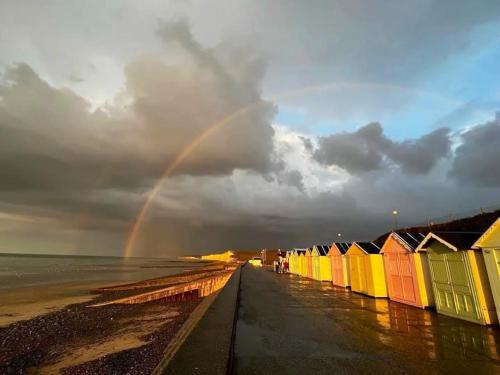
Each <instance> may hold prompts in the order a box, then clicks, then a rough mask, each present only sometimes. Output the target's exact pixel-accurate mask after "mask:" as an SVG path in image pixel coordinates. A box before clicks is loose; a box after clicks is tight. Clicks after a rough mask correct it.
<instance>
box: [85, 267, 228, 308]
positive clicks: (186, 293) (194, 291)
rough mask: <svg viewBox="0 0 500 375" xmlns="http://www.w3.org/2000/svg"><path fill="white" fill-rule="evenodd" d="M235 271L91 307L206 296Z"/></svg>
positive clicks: (218, 287)
mask: <svg viewBox="0 0 500 375" xmlns="http://www.w3.org/2000/svg"><path fill="white" fill-rule="evenodd" d="M233 272H234V270H228V271H224V272H219V273H217V274H215V275H214V274H212V275H211V276H206V277H202V278H198V279H195V280H191V281H189V282H186V283H181V284H176V285H172V286H169V287H166V288H161V289H157V290H153V291H149V292H145V293H140V294H136V295H133V296H128V297H124V298H119V299H115V300H111V301H106V302H101V303H97V304H94V305H90V306H89V307H99V306H107V305H114V304H126V305H132V304H137V303H144V302H149V301H156V300H159V299H170V298H183V297H193V296H195V297H206V296H208V295H210V294H212V293H214V292H216V291H217V290H219V289H221V288H222V287H224V285H225V284H226V282H227V281H228V280H229V278H230V277H231V275H232V274H233Z"/></svg>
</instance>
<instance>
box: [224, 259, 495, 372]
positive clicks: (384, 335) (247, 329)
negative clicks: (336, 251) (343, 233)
mask: <svg viewBox="0 0 500 375" xmlns="http://www.w3.org/2000/svg"><path fill="white" fill-rule="evenodd" d="M240 298H241V301H240V309H239V318H238V321H237V325H236V337H235V347H234V352H235V353H234V355H235V358H234V366H233V372H234V373H236V374H352V373H361V374H372V373H373V374H379V375H381V374H404V373H408V374H425V375H430V374H474V375H478V374H499V373H500V329H499V328H491V327H482V326H478V325H475V324H472V323H468V322H464V321H461V320H457V319H453V318H448V317H445V316H442V315H438V314H436V313H435V312H429V311H424V310H420V309H417V308H413V307H410V306H405V305H403V304H399V303H396V302H389V301H388V300H385V299H373V298H369V297H364V296H362V295H359V294H355V293H352V292H350V291H348V290H345V289H343V288H337V287H334V286H331V285H328V284H326V283H324V284H321V283H319V282H315V281H308V280H304V279H301V278H299V277H298V276H294V275H277V274H275V273H273V272H272V271H270V270H269V269H256V268H252V267H251V266H249V265H247V266H245V267H244V268H243V270H242V278H241V295H240Z"/></svg>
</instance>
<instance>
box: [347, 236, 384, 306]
mask: <svg viewBox="0 0 500 375" xmlns="http://www.w3.org/2000/svg"><path fill="white" fill-rule="evenodd" d="M379 252H380V248H379V247H378V246H377V245H375V244H374V243H373V242H354V243H353V244H352V245H351V247H350V248H349V250H347V253H346V255H347V256H348V257H349V270H350V275H351V289H352V291H353V292H358V293H363V294H366V295H368V296H372V297H387V285H386V283H385V272H384V261H383V259H382V255H381V254H379Z"/></svg>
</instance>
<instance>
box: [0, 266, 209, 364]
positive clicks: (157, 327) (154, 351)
mask: <svg viewBox="0 0 500 375" xmlns="http://www.w3.org/2000/svg"><path fill="white" fill-rule="evenodd" d="M213 266H214V263H207V264H206V265H205V267H203V266H201V267H199V268H198V267H197V269H196V270H191V271H188V272H182V273H178V274H175V275H168V276H165V277H159V278H155V279H148V280H142V281H138V282H135V283H128V284H122V285H113V286H110V285H108V286H106V287H101V288H98V289H92V290H89V291H88V296H87V299H85V301H77V303H72V304H69V305H66V306H64V307H61V308H59V309H57V310H55V311H49V312H45V313H43V314H42V315H37V316H34V317H31V318H30V319H27V320H18V321H16V322H12V323H11V324H9V325H6V326H2V327H0V343H1V345H2V353H0V373H19V372H23V371H31V370H33V369H34V368H36V370H37V372H39V373H54V372H58V371H60V372H61V373H68V374H70V373H71V374H80V373H81V374H88V373H97V372H98V373H104V374H106V373H117V372H118V373H119V372H122V371H125V370H126V371H127V373H131V374H136V373H137V374H143V373H149V372H151V371H152V370H153V369H154V367H156V365H157V364H158V363H159V362H160V360H161V359H162V355H163V351H164V350H165V348H166V347H167V345H168V344H169V342H170V340H171V339H172V338H173V337H174V336H175V334H176V333H177V331H178V330H179V328H180V327H181V326H182V325H183V323H184V322H185V321H186V320H187V319H188V318H189V316H190V315H191V313H192V311H193V310H194V309H195V308H196V306H198V304H199V303H201V301H202V300H203V297H200V298H187V300H184V301H171V300H169V301H168V302H166V301H165V300H156V301H151V302H145V303H140V304H134V305H123V304H116V305H107V306H102V307H92V308H91V307H88V306H89V305H90V304H94V303H98V302H102V301H109V300H111V299H116V298H118V297H122V296H127V295H130V294H134V293H138V292H141V291H143V290H154V289H155V288H159V287H162V286H164V285H169V284H173V285H175V284H176V283H179V282H180V281H182V280H184V279H186V276H189V275H191V276H190V277H196V275H197V274H203V273H205V274H206V273H214V272H216V271H214V267H213ZM108 284H109V283H108Z"/></svg>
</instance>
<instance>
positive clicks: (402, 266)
mask: <svg viewBox="0 0 500 375" xmlns="http://www.w3.org/2000/svg"><path fill="white" fill-rule="evenodd" d="M424 238H425V236H424V235H423V234H421V233H416V234H412V233H395V232H393V233H391V234H390V235H389V237H387V240H386V241H385V243H384V246H382V250H381V251H380V253H381V254H383V259H384V267H385V275H386V281H387V292H388V294H389V298H390V299H391V300H393V301H397V302H401V303H405V304H407V305H413V306H416V307H422V308H425V307H427V306H433V305H434V295H433V292H432V284H431V280H430V272H429V264H428V262H427V257H426V255H425V254H424V253H417V252H416V249H417V247H418V245H420V242H422V241H423V239H424Z"/></svg>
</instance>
